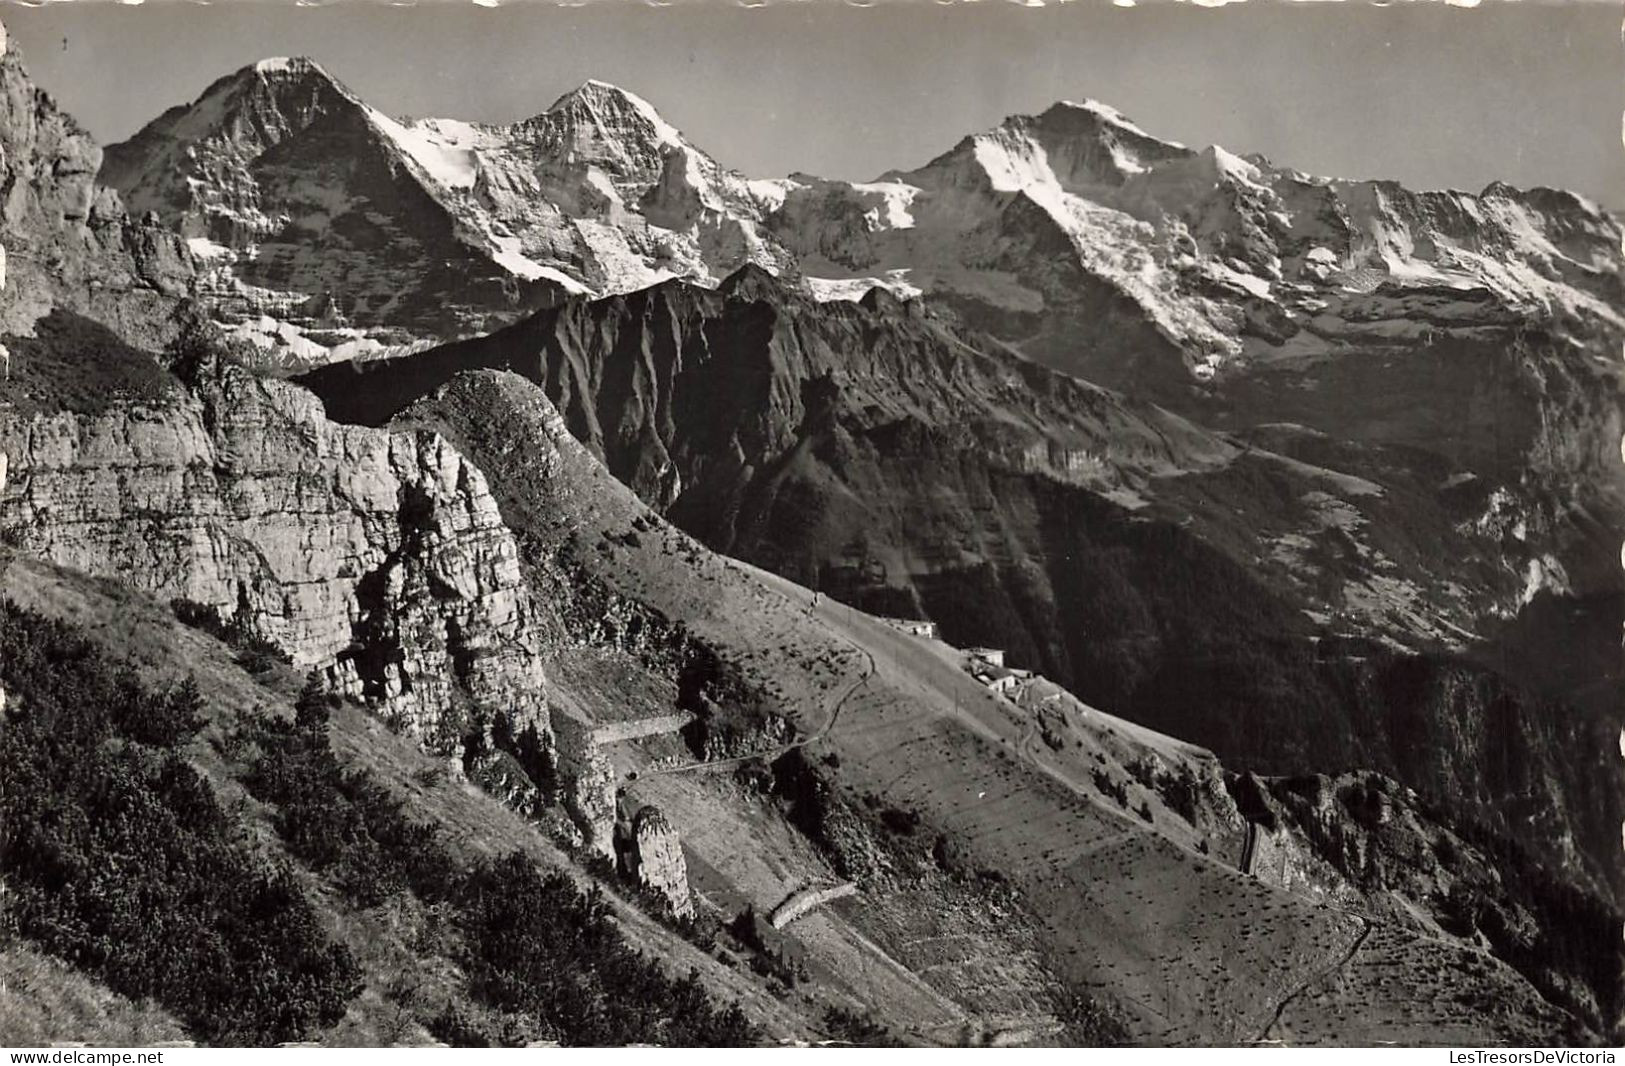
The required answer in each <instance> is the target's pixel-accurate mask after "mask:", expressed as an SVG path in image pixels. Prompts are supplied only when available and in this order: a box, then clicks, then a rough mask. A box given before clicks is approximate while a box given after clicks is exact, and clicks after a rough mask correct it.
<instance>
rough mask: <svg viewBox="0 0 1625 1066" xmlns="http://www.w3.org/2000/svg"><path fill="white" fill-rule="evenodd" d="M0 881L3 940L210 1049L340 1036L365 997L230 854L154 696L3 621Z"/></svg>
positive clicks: (92, 654) (299, 899)
mask: <svg viewBox="0 0 1625 1066" xmlns="http://www.w3.org/2000/svg"><path fill="white" fill-rule="evenodd" d="M0 679H3V680H4V683H5V686H6V689H7V690H8V693H9V695H10V699H9V701H8V703H9V704H10V705H9V706H8V708H7V716H6V727H5V728H4V729H3V730H0V768H3V772H4V775H5V785H6V787H5V788H4V790H0V868H4V869H5V870H6V872H7V874H6V876H7V887H8V889H9V890H10V895H11V898H10V901H9V906H8V919H9V923H10V926H11V929H12V930H13V931H14V932H16V933H18V934H20V935H21V936H23V937H26V938H29V939H31V940H33V941H35V942H37V943H38V944H39V945H40V946H41V947H42V948H43V949H44V950H45V951H47V952H49V953H51V954H54V955H56V956H58V957H60V958H62V959H65V960H67V961H68V962H70V963H72V964H73V965H75V966H76V967H78V968H79V969H82V970H84V971H86V972H88V973H90V974H91V975H93V976H95V977H96V978H97V979H99V980H101V981H102V982H104V983H105V984H106V985H107V986H108V987H109V988H111V989H113V990H114V991H116V992H119V993H121V994H123V995H125V996H128V997H130V998H132V999H151V1000H155V1001H156V1002H158V1003H160V1004H162V1005H163V1006H164V1007H166V1008H167V1009H168V1010H169V1011H170V1012H171V1013H173V1014H174V1015H175V1016H176V1017H177V1018H179V1019H181V1020H182V1021H183V1022H184V1023H185V1024H186V1026H187V1027H188V1028H189V1029H190V1030H191V1031H192V1033H193V1034H194V1035H196V1036H197V1037H199V1038H200V1039H202V1040H205V1041H208V1042H210V1043H216V1044H269V1043H277V1042H279V1041H285V1040H294V1039H298V1038H301V1037H304V1036H306V1035H308V1034H309V1033H311V1032H312V1031H314V1030H317V1029H320V1028H323V1027H325V1026H328V1025H331V1024H333V1023H334V1022H336V1021H337V1020H338V1019H339V1018H340V1017H341V1016H342V1015H343V1014H344V1011H345V1005H346V1003H347V1002H348V1001H349V1000H350V999H351V998H352V997H353V996H354V995H355V994H356V993H357V992H358V991H359V987H360V982H359V974H358V970H357V967H356V965H355V962H354V960H353V959H352V958H351V957H350V955H349V953H348V952H347V951H346V950H345V949H344V948H342V947H338V946H334V945H332V944H330V943H329V942H328V941H327V939H326V937H325V936H324V934H323V933H322V931H321V928H320V925H319V923H318V922H317V920H316V917H315V914H314V912H313V911H312V910H311V908H310V906H309V905H308V903H307V902H306V901H305V899H304V898H303V896H302V895H301V894H300V892H299V889H298V887H297V885H296V884H295V882H294V881H293V880H292V879H291V878H290V877H289V876H288V875H287V874H286V873H285V872H283V871H279V870H277V869H274V868H271V867H269V866H267V865H266V864H265V863H263V862H262V861H261V860H259V859H257V858H256V857H255V856H254V855H253V854H252V853H250V852H249V851H248V850H246V848H245V847H244V845H243V844H242V843H241V842H239V841H238V840H236V839H235V838H234V836H233V835H232V833H231V831H230V825H229V822H228V820H227V819H226V817H225V816H224V814H223V813H222V812H221V810H220V808H219V806H218V804H217V803H216V801H215V797H214V793H213V791H212V790H211V789H210V788H209V786H208V784H207V782H205V781H204V780H203V779H202V778H200V777H199V776H198V775H197V773H196V772H195V771H194V770H193V769H192V768H191V767H190V766H189V765H188V764H187V762H186V759H185V755H184V745H185V744H186V743H187V742H188V741H189V740H190V739H191V737H192V735H193V733H195V731H196V730H197V729H198V728H199V726H200V724H201V722H200V719H199V716H198V711H199V708H200V705H201V696H200V694H199V692H198V689H197V686H196V685H195V684H193V683H190V682H187V683H182V684H181V685H178V686H176V687H175V688H173V689H169V690H165V691H156V690H152V689H148V688H146V687H145V686H143V685H142V684H141V683H140V682H139V681H138V680H137V679H136V675H135V674H134V672H133V670H131V669H130V668H129V667H128V666H127V665H125V664H121V663H117V662H115V661H113V660H111V659H109V658H108V657H106V656H105V655H103V654H102V653H101V652H100V651H99V650H98V649H97V648H96V647H95V646H94V645H92V644H91V643H90V642H88V641H87V640H85V639H84V638H83V637H81V636H80V635H79V634H78V633H77V632H76V631H74V630H73V629H71V628H70V627H68V626H65V625H63V624H61V623H58V622H53V621H50V620H48V619H45V618H43V617H41V616H39V615H37V614H33V613H31V612H27V611H24V610H21V609H19V608H17V607H15V606H14V605H11V604H9V603H7V604H4V605H0Z"/></svg>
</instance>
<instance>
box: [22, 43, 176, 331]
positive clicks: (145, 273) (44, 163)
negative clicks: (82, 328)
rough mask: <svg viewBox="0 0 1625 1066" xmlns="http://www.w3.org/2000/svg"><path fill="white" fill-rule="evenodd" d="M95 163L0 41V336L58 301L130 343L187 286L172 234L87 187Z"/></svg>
mask: <svg viewBox="0 0 1625 1066" xmlns="http://www.w3.org/2000/svg"><path fill="white" fill-rule="evenodd" d="M0 39H3V31H0ZM101 161H102V151H101V148H100V147H99V146H98V145H97V144H96V143H95V141H94V140H92V139H91V137H90V134H89V133H88V132H87V131H86V130H85V129H84V128H83V127H81V126H80V125H79V124H78V123H77V122H75V121H74V119H73V118H72V117H71V116H69V115H67V114H65V113H63V112H62V111H61V110H59V109H58V108H57V106H56V102H55V101H54V100H52V99H51V97H50V96H49V95H48V94H46V93H45V92H43V91H42V90H40V89H39V88H38V87H37V86H36V85H35V84H34V83H33V81H32V80H31V79H30V78H29V76H28V72H27V71H26V70H25V69H24V67H23V62H22V57H21V55H20V54H19V53H18V51H17V48H16V46H15V44H4V45H0V241H3V242H4V245H5V248H6V275H7V277H6V295H7V299H6V300H5V301H3V302H0V334H4V333H12V332H27V331H28V330H29V328H30V327H31V326H32V324H33V322H34V321H35V320H37V319H38V318H40V317H42V316H43V315H45V314H46V313H48V312H49V311H50V310H51V309H53V308H58V307H60V308H67V309H69V310H73V311H76V312H78V313H81V314H85V315H87V316H88V317H91V318H94V319H96V320H97V321H100V322H102V323H104V324H105V325H107V326H109V327H110V328H112V329H113V330H114V331H115V332H117V333H119V334H121V335H122V336H124V337H125V338H126V339H128V340H131V341H133V342H135V343H138V344H142V343H147V344H150V343H153V342H154V341H155V340H157V339H158V338H160V337H162V336H164V335H165V333H166V330H167V329H168V328H169V327H168V325H167V322H168V318H169V314H170V311H171V309H172V308H173V305H174V302H175V300H176V299H177V298H179V297H181V296H184V295H186V294H187V293H188V292H189V291H190V290H191V285H192V280H193V276H194V266H193V259H192V256H191V255H190V253H189V252H188V250H187V248H186V245H185V243H184V242H183V241H182V240H181V239H180V236H179V235H178V234H176V233H174V232H172V231H169V230H166V229H164V228H163V227H161V226H160V225H158V223H157V221H156V220H154V219H146V218H132V217H130V215H129V214H127V213H126V211H125V210H124V207H123V204H122V203H121V202H120V200H119V197H118V194H117V193H115V192H113V191H112V190H110V189H106V188H103V187H101V186H99V185H97V184H96V180H95V179H96V172H97V170H98V168H99V167H100V166H101Z"/></svg>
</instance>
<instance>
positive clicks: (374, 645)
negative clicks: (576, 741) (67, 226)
mask: <svg viewBox="0 0 1625 1066" xmlns="http://www.w3.org/2000/svg"><path fill="white" fill-rule="evenodd" d="M0 450H3V451H4V452H5V453H6V455H7V457H8V459H9V460H10V471H11V477H10V484H9V486H8V488H7V489H6V492H5V496H4V498H3V501H0V528H3V529H4V530H5V534H6V536H8V537H9V538H10V539H11V540H12V541H13V542H14V543H17V544H19V545H21V546H22V547H24V548H25V549H26V550H28V551H30V552H33V553H36V554H38V555H40V556H42V557H44V558H46V559H49V560H51V561H53V562H56V563H59V564H61V565H65V566H71V567H74V568H76V569H80V570H84V571H87V572H89V573H94V574H103V575H107V576H110V577H117V578H119V579H121V580H125V581H128V582H130V583H131V584H134V585H135V586H137V587H139V588H142V589H145V590H148V591H151V592H155V593H158V594H160V595H162V596H165V597H170V598H176V599H182V600H186V601H190V602H191V603H194V604H197V605H201V606H202V607H204V608H206V609H208V610H210V611H212V612H214V613H215V615H216V616H217V617H218V619H219V620H220V621H222V622H223V623H226V624H230V625H234V626H236V627H238V628H240V629H243V630H246V631H248V632H250V633H253V634H255V635H257V636H259V637H261V638H262V639H265V640H268V641H270V642H271V643H273V644H274V645H276V646H277V647H279V648H281V649H282V650H283V651H285V652H286V653H287V654H289V655H290V656H292V658H293V659H294V661H295V663H296V664H300V665H310V666H313V667H318V668H321V669H323V670H325V671H327V672H328V673H329V675H330V676H331V677H332V679H333V682H334V684H335V685H336V686H337V687H338V688H339V689H340V690H341V691H345V692H348V693H350V694H352V695H355V696H357V697H362V698H365V699H367V700H368V701H369V702H372V703H373V704H374V705H375V706H377V707H378V708H379V709H380V710H381V711H382V712H383V713H385V714H387V715H390V716H394V717H397V718H398V719H400V720H401V721H402V722H404V723H405V724H406V725H407V726H408V727H409V728H410V730H411V731H412V732H413V733H415V734H416V735H418V736H420V737H422V738H423V739H424V740H425V741H426V742H429V743H432V744H434V745H436V746H438V747H441V748H449V747H450V746H451V745H452V744H454V743H455V742H456V741H457V740H458V739H459V737H460V735H461V730H462V729H463V728H465V727H466V725H467V724H468V723H467V721H466V720H461V719H462V715H461V714H460V713H459V710H458V709H459V708H460V707H466V708H480V709H483V710H484V711H486V712H487V713H490V712H495V711H503V712H507V713H508V714H510V715H511V716H512V717H513V718H514V719H515V720H516V721H520V722H533V723H535V724H536V725H537V726H538V727H539V728H540V729H542V730H543V731H544V732H545V730H546V728H547V719H546V712H545V683H544V679H543V677H542V674H541V670H540V666H539V664H538V659H537V647H536V639H535V636H534V633H533V631H532V628H531V627H532V613H533V610H534V608H533V606H532V604H531V602H530V599H529V595H528V593H527V591H526V589H525V587H524V583H523V581H522V579H521V576H520V573H519V563H518V553H517V550H516V548H515V545H514V542H513V538H512V536H511V534H509V533H508V531H507V530H506V529H505V528H504V527H503V525H502V522H501V518H500V516H499V515H498V513H497V510H496V505H495V503H494V502H493V501H492V498H491V496H490V493H489V491H488V489H487V487H486V484H485V479H484V477H483V476H482V475H481V474H480V472H479V471H478V470H477V469H475V468H474V467H472V466H471V465H469V464H468V463H467V462H465V461H464V460H463V459H462V457H461V456H459V455H458V454H457V453H456V452H455V451H453V450H452V449H451V448H450V447H449V446H448V445H447V444H446V442H445V441H444V440H441V439H439V438H437V437H434V436H433V435H431V434H426V433H422V434H391V433H386V432H381V431H377V430H366V429H358V428H355V427H347V426H337V425H334V424H332V423H330V422H328V421H327V420H326V419H325V418H324V417H323V415H322V411H321V405H320V404H319V403H318V402H317V401H316V399H315V398H314V397H312V396H311V395H309V394H308V393H306V392H304V391H303V390H300V389H297V388H293V387H291V386H287V385H282V384H278V383H275V382H269V381H263V380H259V379H256V378H254V377H252V376H251V375H249V374H247V373H246V372H242V371H237V370H228V371H226V372H225V374H224V376H223V377H222V379H221V381H220V382H219V384H218V386H216V387H212V388H209V389H206V390H205V391H204V395H203V397H202V398H201V399H194V398H191V397H186V398H176V399H175V400H174V401H173V402H170V403H165V404H156V403H155V404H151V405H119V406H115V407H113V408H112V409H110V410H108V411H106V412H105V413H102V414H100V415H80V414H74V413H68V412H64V413H60V414H54V415H35V416H32V417H28V418H24V417H20V416H17V415H9V416H8V415H5V414H0Z"/></svg>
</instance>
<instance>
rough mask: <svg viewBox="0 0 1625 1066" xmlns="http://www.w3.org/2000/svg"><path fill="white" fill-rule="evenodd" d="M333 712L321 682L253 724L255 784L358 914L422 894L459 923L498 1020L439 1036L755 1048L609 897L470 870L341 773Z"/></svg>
mask: <svg viewBox="0 0 1625 1066" xmlns="http://www.w3.org/2000/svg"><path fill="white" fill-rule="evenodd" d="M327 710H328V704H327V701H326V699H325V698H324V697H323V696H322V693H321V689H320V685H319V684H318V683H317V682H316V681H315V679H314V678H313V679H312V680H311V681H310V682H309V683H307V685H306V688H305V691H304V692H303V693H302V694H301V696H300V698H299V701H298V704H297V707H296V714H295V717H294V719H293V720H291V721H290V720H288V719H285V718H276V717H273V716H269V715H263V714H260V715H251V716H248V717H246V718H245V719H244V721H243V723H242V725H241V727H240V733H241V735H240V737H239V738H238V743H239V744H241V745H243V746H244V748H245V749H248V748H252V749H253V750H257V752H258V755H257V757H256V758H255V760H254V763H253V766H252V768H251V770H250V772H249V774H248V777H247V779H246V784H247V785H248V787H249V789H250V791H251V792H252V793H253V794H254V795H255V796H256V797H258V798H260V799H262V800H265V801H266V802H268V803H273V804H275V805H276V806H277V808H278V815H277V823H276V824H277V830H278V832H279V833H280V835H281V836H282V838H283V840H284V841H285V842H286V843H287V846H288V848H289V850H290V851H292V852H293V854H294V855H296V856H298V857H299V858H300V859H301V860H303V861H305V862H307V863H309V864H310V865H311V866H312V867H313V868H315V869H317V870H320V871H322V872H324V873H325V874H327V875H328V876H329V877H330V878H331V880H332V881H333V883H334V884H335V885H336V886H337V887H338V888H339V889H340V891H341V892H343V893H344V894H345V896H346V897H347V898H348V899H349V900H350V901H351V902H352V903H354V904H355V905H357V906H360V907H372V906H376V905H378V904H381V903H382V902H384V901H385V900H387V899H389V898H390V897H391V896H393V895H395V894H396V893H399V892H410V893H412V894H413V895H415V896H416V897H417V898H418V899H420V900H422V901H423V902H424V903H428V904H435V905H441V906H443V907H444V908H445V909H446V911H447V912H448V913H449V914H450V915H451V918H452V922H453V924H454V925H455V927H456V929H457V931H458V933H459V934H460V940H461V943H462V945H463V952H464V957H463V958H461V959H460V960H459V961H460V962H461V964H462V968H463V971H464V973H466V974H467V976H468V986H469V993H470V994H471V996H472V997H473V999H474V1000H475V1001H476V1002H477V1003H479V1004H480V1005H481V1006H482V1007H484V1008H486V1009H485V1010H484V1011H482V1012H480V1013H478V1014H476V1013H473V1012H470V1011H467V1010H457V1009H453V1008H450V1007H448V1008H447V1009H446V1010H445V1011H443V1012H442V1013H441V1014H440V1015H438V1016H437V1017H435V1018H433V1019H429V1020H428V1024H429V1027H430V1029H431V1030H432V1031H434V1032H435V1033H436V1035H437V1036H438V1037H440V1038H441V1039H443V1040H446V1041H447V1042H450V1043H457V1044H463V1045H474V1046H485V1045H500V1044H514V1043H525V1042H528V1041H532V1040H557V1041H559V1042H561V1043H565V1044H572V1045H594V1046H601V1045H620V1044H631V1043H658V1044H667V1045H681V1046H728V1047H732V1046H741V1045H746V1044H751V1043H755V1042H756V1041H757V1039H758V1036H759V1034H758V1033H757V1032H756V1030H755V1029H754V1027H752V1026H751V1024H750V1023H749V1021H748V1020H747V1019H746V1018H745V1016H744V1014H743V1012H741V1011H740V1009H739V1007H738V1006H737V1005H731V1006H728V1007H719V1006H717V1005H716V1004H715V1003H713V1002H712V1001H711V999H710V997H709V996H708V995H707V993H706V992H705V989H704V987H703V985H701V984H700V981H699V976H698V974H696V973H692V972H691V973H690V974H689V975H688V976H686V977H683V978H681V979H677V980H673V979H671V978H670V977H668V976H667V975H666V973H665V972H664V971H663V970H662V969H661V967H660V966H659V965H658V964H657V963H656V962H654V961H653V960H652V959H650V958H648V957H647V956H644V955H642V954H640V953H639V952H638V951H636V950H635V949H634V948H632V946H631V945H629V944H628V943H627V942H626V939H625V937H624V936H622V934H621V932H620V930H619V928H618V927H617V926H616V925H615V923H614V922H613V921H612V920H611V917H610V910H609V907H608V904H607V903H606V902H605V900H604V898H603V895H602V892H601V890H600V889H599V887H598V886H597V885H593V886H592V887H591V888H590V889H589V890H588V891H587V892H585V893H583V892H582V891H580V890H579V889H578V888H577V887H576V885H575V883H574V881H572V880H571V879H570V878H569V877H567V876H566V875H564V874H562V873H557V872H554V873H548V874H544V873H542V872H541V871H540V870H538V869H537V868H536V866H535V864H534V863H533V862H532V861H531V860H530V859H528V858H527V857H525V856H524V855H522V854H519V853H514V854H511V855H508V856H506V857H504V858H501V859H498V860H484V861H481V862H479V863H477V864H476V865H475V866H474V867H473V868H472V869H462V868H460V867H459V865H458V864H457V863H456V861H455V860H454V858H453V857H452V856H451V854H450V853H449V851H448V850H447V849H446V847H445V845H444V844H443V843H442V841H441V840H440V837H439V833H438V831H437V830H436V829H435V828H434V827H432V826H428V825H424V824H420V823H414V822H412V821H411V820H410V819H408V818H407V817H406V815H405V814H404V812H403V811H402V808H401V804H400V803H399V802H398V801H397V800H395V799H394V798H392V797H391V796H390V794H389V792H388V790H387V789H385V788H384V787H383V786H381V785H380V784H378V783H377V782H376V781H375V780H374V779H373V778H372V777H371V776H370V775H369V774H367V773H366V772H365V771H361V770H346V769H344V768H343V767H342V766H340V764H339V762H338V760H337V758H336V757H335V756H334V754H333V752H332V749H331V747H330V745H329V743H328V737H327Z"/></svg>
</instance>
